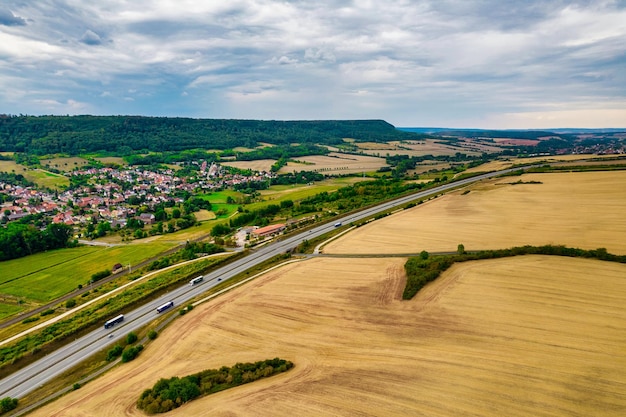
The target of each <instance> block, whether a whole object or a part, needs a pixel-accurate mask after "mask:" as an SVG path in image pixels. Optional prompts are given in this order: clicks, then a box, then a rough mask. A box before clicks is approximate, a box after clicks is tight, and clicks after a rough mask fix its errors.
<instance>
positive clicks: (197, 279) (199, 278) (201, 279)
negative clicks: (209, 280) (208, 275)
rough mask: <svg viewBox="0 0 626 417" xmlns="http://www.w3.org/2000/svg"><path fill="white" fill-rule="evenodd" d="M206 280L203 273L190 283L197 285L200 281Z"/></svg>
mask: <svg viewBox="0 0 626 417" xmlns="http://www.w3.org/2000/svg"><path fill="white" fill-rule="evenodd" d="M203 280H204V277H203V276H202V275H200V276H199V277H198V278H194V279H192V280H191V281H189V285H196V284H198V283H200V282H202V281H203Z"/></svg>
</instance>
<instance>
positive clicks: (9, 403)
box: [0, 397, 17, 414]
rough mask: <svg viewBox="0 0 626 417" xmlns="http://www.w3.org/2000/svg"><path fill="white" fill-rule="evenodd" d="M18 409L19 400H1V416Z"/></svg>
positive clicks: (8, 398) (7, 398) (6, 398)
mask: <svg viewBox="0 0 626 417" xmlns="http://www.w3.org/2000/svg"><path fill="white" fill-rule="evenodd" d="M16 407H17V398H11V397H4V398H3V399H1V400H0V414H4V413H6V412H9V411H11V410H13V409H15V408H16Z"/></svg>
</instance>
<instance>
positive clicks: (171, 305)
mask: <svg viewBox="0 0 626 417" xmlns="http://www.w3.org/2000/svg"><path fill="white" fill-rule="evenodd" d="M171 307H174V302H173V301H168V302H167V303H165V304H163V305H162V306H159V307H157V309H156V311H157V313H162V312H164V311H165V310H167V309H168V308H171Z"/></svg>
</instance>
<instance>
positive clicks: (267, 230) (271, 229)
mask: <svg viewBox="0 0 626 417" xmlns="http://www.w3.org/2000/svg"><path fill="white" fill-rule="evenodd" d="M283 230H285V225H284V224H282V223H279V224H271V225H269V226H265V227H259V228H258V229H256V230H253V231H252V234H253V235H254V236H256V237H267V236H272V235H275V234H277V233H280V232H282V231H283Z"/></svg>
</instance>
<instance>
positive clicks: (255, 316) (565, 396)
mask: <svg viewBox="0 0 626 417" xmlns="http://www.w3.org/2000/svg"><path fill="white" fill-rule="evenodd" d="M404 262H405V259H402V258H375V259H374V258H360V259H359V262H354V259H336V258H317V259H312V260H307V261H304V262H299V263H295V264H290V265H288V266H286V267H283V268H280V269H278V270H275V271H273V272H270V273H267V274H265V275H264V276H263V277H262V278H259V279H257V280H255V281H252V282H251V283H249V284H247V285H245V286H243V287H241V288H239V289H236V290H233V291H231V292H229V293H228V294H226V295H224V296H222V297H220V298H219V299H218V300H215V301H213V302H209V303H207V304H204V305H201V306H198V307H196V308H195V309H194V310H193V311H192V312H191V313H189V314H187V315H185V316H183V317H180V318H178V320H177V323H176V325H174V326H170V327H169V328H168V329H167V330H166V331H165V332H163V333H162V334H161V335H160V336H159V338H158V339H156V341H155V342H153V343H152V344H151V345H149V346H148V347H147V348H146V349H145V350H144V351H143V352H142V354H141V355H140V357H139V358H138V359H136V360H135V361H133V362H131V363H128V364H125V365H122V366H119V367H117V368H115V369H114V370H112V371H110V372H109V373H107V374H106V375H104V376H102V377H101V378H99V379H98V380H96V381H93V382H91V383H88V384H86V385H85V386H83V387H81V388H80V389H79V390H77V391H74V392H71V393H69V394H67V395H66V396H64V397H62V398H61V399H59V400H57V401H55V402H53V403H52V404H49V405H47V406H45V407H43V408H42V409H40V410H38V411H36V412H34V413H33V414H32V415H34V416H46V417H50V416H56V417H61V416H103V417H108V416H115V417H117V416H121V415H125V416H143V415H144V414H143V413H142V412H140V411H138V410H137V409H136V408H135V402H136V400H137V398H138V397H139V395H140V394H141V392H142V391H143V390H144V389H146V388H149V387H152V385H153V384H154V383H155V382H156V381H157V380H158V379H159V378H161V377H170V376H174V375H178V376H184V375H187V374H190V373H193V372H198V371H200V370H203V369H209V368H216V367H220V366H222V365H228V366H230V365H232V364H234V363H236V362H246V361H256V360H261V359H266V358H273V357H276V356H278V357H281V358H285V359H288V360H291V361H293V362H294V363H295V368H294V369H292V370H291V371H289V372H287V373H286V374H281V375H279V376H276V377H272V378H269V379H266V380H261V381H257V382H255V383H252V384H250V385H244V386H241V387H238V388H235V389H232V390H228V391H223V392H220V393H218V394H214V395H211V396H208V397H205V398H202V399H198V400H195V401H192V402H190V403H189V404H186V405H184V406H183V407H181V408H179V409H177V410H174V411H171V412H169V413H168V414H167V415H168V416H172V417H176V416H218V417H219V416H224V417H226V416H229V417H233V416H250V415H265V416H289V417H291V416H292V415H293V414H294V412H296V411H295V410H297V414H298V415H303V416H328V415H334V416H354V415H371V416H406V415H428V416H464V415H480V416H498V417H499V416H503V415H506V416H513V417H515V416H529V415H532V416H572V415H580V416H589V415H603V416H622V415H624V413H625V412H626V390H625V389H624V388H625V386H626V373H624V372H623V370H624V369H626V354H625V353H624V352H625V351H624V344H625V343H626V341H625V339H624V334H626V310H625V309H624V308H623V306H624V303H625V302H626V281H625V280H624V279H623V277H624V276H626V265H622V264H616V263H608V262H601V261H596V260H588V259H574V258H560V257H547V256H544V257H542V256H524V257H517V258H508V259H497V260H490V261H480V262H468V263H464V264H458V265H455V266H454V267H453V268H451V269H450V270H449V271H448V272H446V273H445V274H444V275H443V276H442V277H441V278H440V279H439V280H437V281H436V282H434V283H432V284H431V285H429V286H427V287H426V288H425V289H424V290H423V291H422V292H421V293H420V294H418V296H417V297H416V298H415V299H414V300H411V301H400V295H401V291H402V287H403V284H404V274H403V264H404ZM587 271H593V273H589V272H587ZM339 277H340V278H339Z"/></svg>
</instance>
